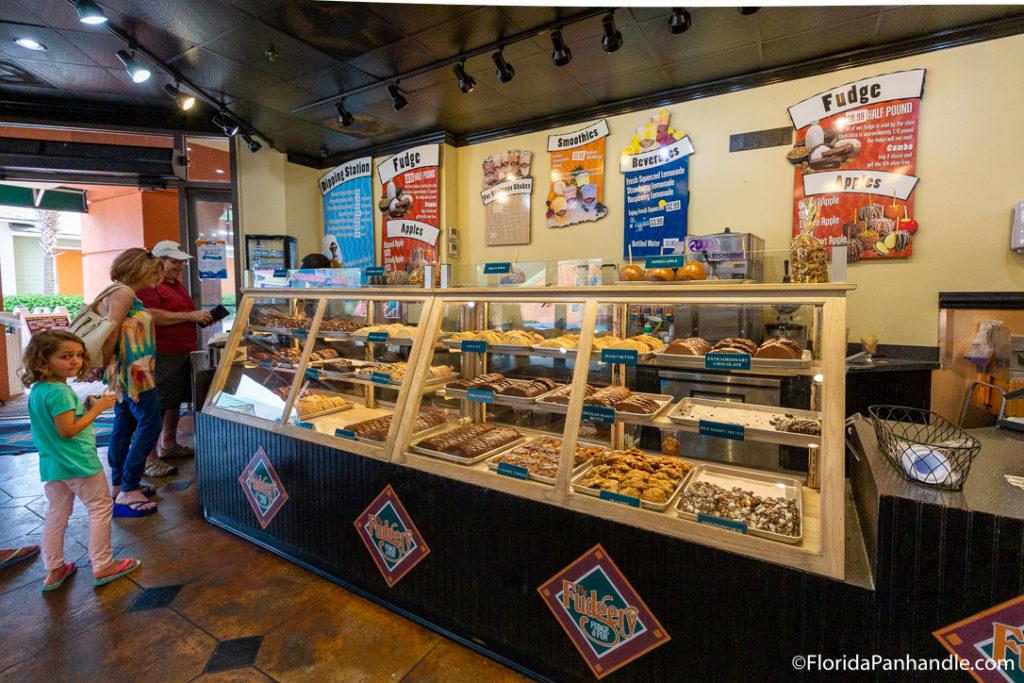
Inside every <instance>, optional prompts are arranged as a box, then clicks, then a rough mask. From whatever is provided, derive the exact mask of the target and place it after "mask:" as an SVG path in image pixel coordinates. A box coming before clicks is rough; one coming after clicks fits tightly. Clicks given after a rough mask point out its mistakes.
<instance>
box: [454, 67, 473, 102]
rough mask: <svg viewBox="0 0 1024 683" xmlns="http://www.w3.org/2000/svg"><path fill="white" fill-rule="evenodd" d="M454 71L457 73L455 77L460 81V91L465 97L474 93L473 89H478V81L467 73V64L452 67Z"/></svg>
mask: <svg viewBox="0 0 1024 683" xmlns="http://www.w3.org/2000/svg"><path fill="white" fill-rule="evenodd" d="M452 71H453V72H454V73H455V77H456V78H458V79H459V90H461V91H462V93H463V94H464V95H468V94H469V93H471V92H473V88H475V87H476V79H475V78H473V77H472V76H470V75H469V74H468V73H466V62H459V63H458V64H456V65H455V66H453V67H452Z"/></svg>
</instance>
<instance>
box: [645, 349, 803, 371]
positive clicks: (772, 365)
mask: <svg viewBox="0 0 1024 683" xmlns="http://www.w3.org/2000/svg"><path fill="white" fill-rule="evenodd" d="M653 356H654V357H655V358H656V359H657V360H658V365H670V366H674V367H678V368H701V369H704V356H684V355H682V354H679V353H661V352H656V353H654V354H653ZM813 362H814V355H813V354H812V353H811V351H810V349H804V352H803V354H802V355H801V356H800V358H754V357H753V356H751V357H750V369H751V370H772V369H786V368H789V369H793V368H809V367H811V363H813Z"/></svg>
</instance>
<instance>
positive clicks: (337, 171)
mask: <svg viewBox="0 0 1024 683" xmlns="http://www.w3.org/2000/svg"><path fill="white" fill-rule="evenodd" d="M372 170H373V159H372V158H371V157H362V158H359V159H353V160H352V161H349V162H346V163H344V164H342V165H340V166H336V167H334V168H333V169H331V170H330V171H328V172H327V173H325V174H324V175H322V176H320V181H319V185H320V193H321V194H322V195H323V202H324V237H325V239H324V242H325V245H324V247H325V249H324V256H327V257H329V258H331V257H333V258H336V259H337V260H339V261H341V262H342V263H343V264H345V266H346V267H348V268H365V267H366V266H372V265H373V263H374V261H373V247H374V244H373V206H372V202H373V187H372V181H373V178H372V177H371V175H370V174H371V172H372Z"/></svg>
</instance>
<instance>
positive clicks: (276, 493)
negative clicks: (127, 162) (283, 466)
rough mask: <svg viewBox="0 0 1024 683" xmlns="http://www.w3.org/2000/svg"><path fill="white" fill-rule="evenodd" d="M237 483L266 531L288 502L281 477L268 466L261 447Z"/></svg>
mask: <svg viewBox="0 0 1024 683" xmlns="http://www.w3.org/2000/svg"><path fill="white" fill-rule="evenodd" d="M238 483H239V484H241V485H242V490H243V491H244V492H245V497H246V498H247V499H248V500H249V505H251V506H252V511H253V512H255V513H256V519H258V520H259V522H260V526H261V527H262V528H264V529H266V528H267V525H268V524H270V522H271V521H272V520H273V519H274V517H275V516H276V515H277V513H278V512H279V511H280V510H281V507H282V506H283V505H284V503H285V501H286V500H288V492H287V491H285V490H284V485H283V484H282V483H281V477H279V476H278V475H277V470H275V469H274V466H273V465H271V464H270V458H268V457H267V452H266V451H265V450H263V446H260V447H259V448H258V449H256V453H255V454H254V455H253V456H252V460H250V461H249V464H248V465H246V466H245V469H243V470H242V473H241V474H240V475H239V476H238Z"/></svg>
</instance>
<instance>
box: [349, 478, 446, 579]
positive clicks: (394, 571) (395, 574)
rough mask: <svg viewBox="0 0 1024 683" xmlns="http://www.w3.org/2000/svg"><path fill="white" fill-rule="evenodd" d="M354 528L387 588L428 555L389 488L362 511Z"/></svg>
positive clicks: (402, 507)
mask: <svg viewBox="0 0 1024 683" xmlns="http://www.w3.org/2000/svg"><path fill="white" fill-rule="evenodd" d="M355 527H356V531H357V532H358V534H359V538H361V539H362V541H363V544H364V545H365V546H366V549H367V550H369V551H370V558H371V559H372V560H373V563H374V564H376V565H377V569H379V570H380V573H381V574H382V575H383V576H384V581H385V582H387V584H388V587H389V588H390V587H391V586H394V585H395V584H396V583H398V581H399V579H401V578H402V577H403V576H405V575H406V574H407V573H408V572H409V570H410V569H412V568H413V567H414V566H416V564H417V563H418V562H419V561H420V560H422V559H423V558H424V557H426V556H427V555H428V554H429V553H430V549H429V548H427V544H426V543H425V542H424V541H423V537H422V536H420V532H419V530H418V529H416V525H415V524H413V523H412V520H411V519H410V518H409V513H408V512H406V510H405V507H404V506H403V505H402V501H400V500H399V499H398V496H397V495H396V494H395V491H394V489H392V488H391V486H388V487H386V488H385V489H384V490H383V491H382V492H381V493H380V495H379V496H377V498H376V499H374V501H373V502H372V503H370V505H369V506H368V507H367V508H366V509H365V510H363V513H362V514H361V515H359V518H358V519H357V520H356V521H355Z"/></svg>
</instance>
